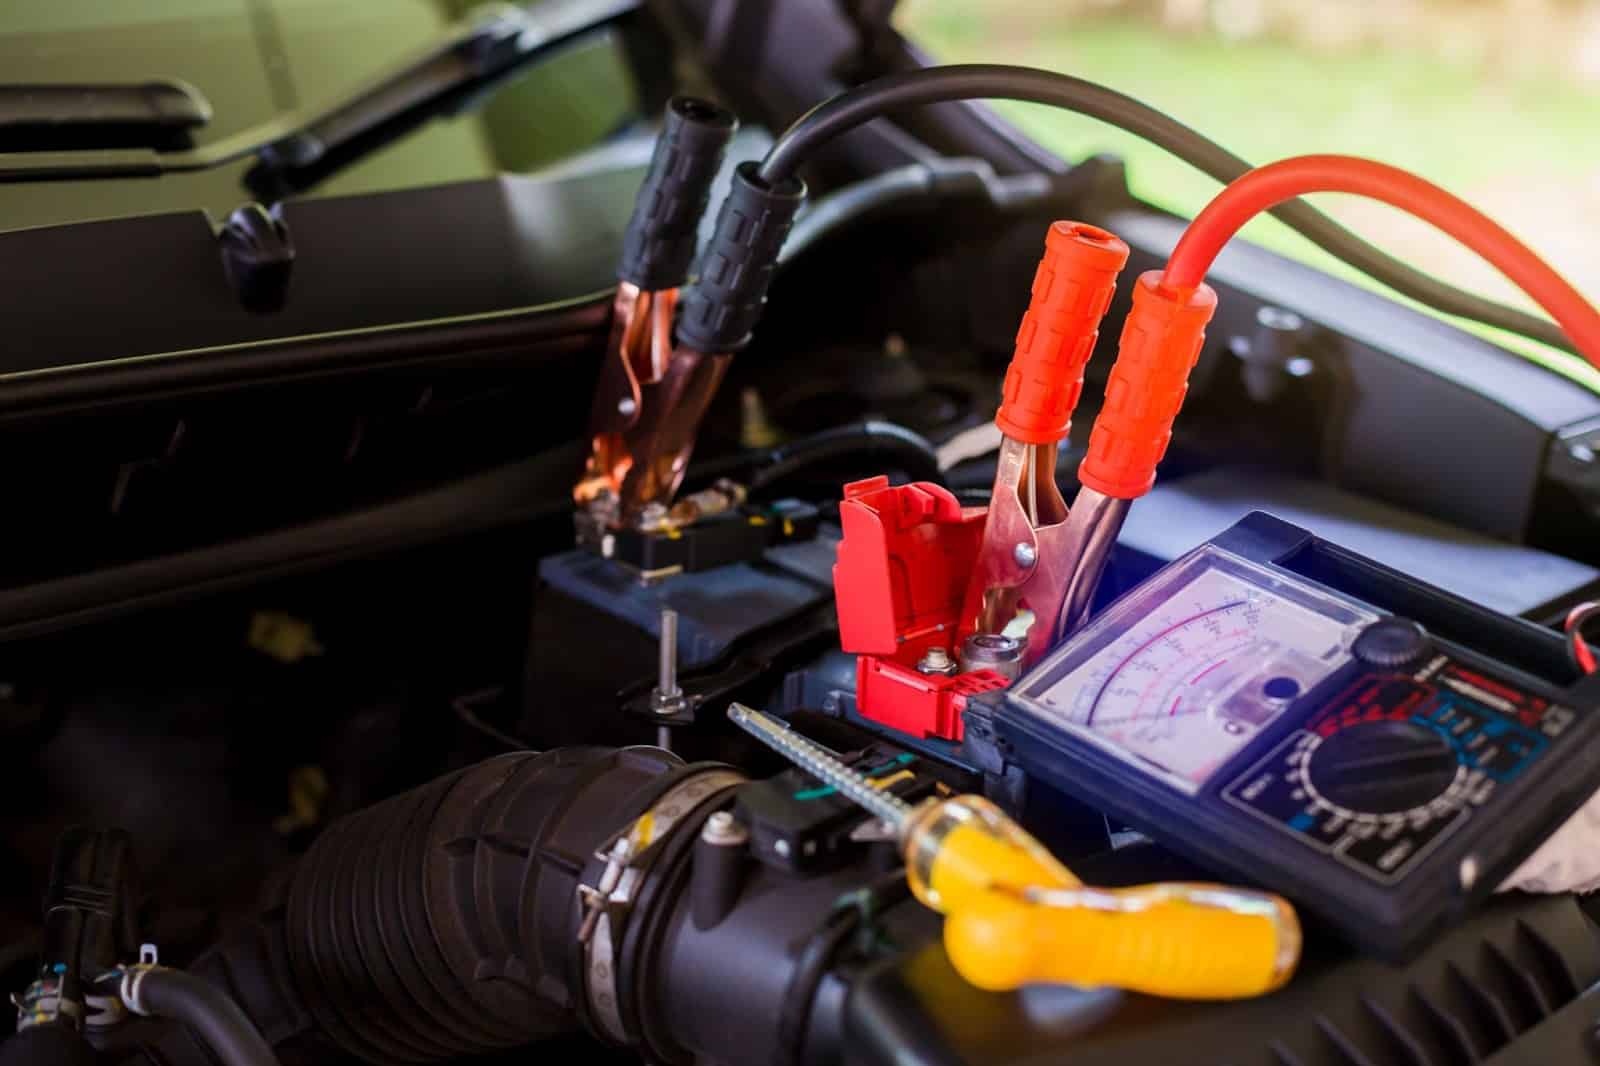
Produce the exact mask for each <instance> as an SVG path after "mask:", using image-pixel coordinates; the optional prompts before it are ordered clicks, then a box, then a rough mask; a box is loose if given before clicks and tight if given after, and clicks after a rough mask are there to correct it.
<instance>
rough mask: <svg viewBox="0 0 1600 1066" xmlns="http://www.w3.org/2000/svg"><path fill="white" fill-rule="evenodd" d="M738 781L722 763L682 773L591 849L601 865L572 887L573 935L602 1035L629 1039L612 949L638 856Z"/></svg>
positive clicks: (640, 867)
mask: <svg viewBox="0 0 1600 1066" xmlns="http://www.w3.org/2000/svg"><path fill="white" fill-rule="evenodd" d="M744 781H745V776H744V775H743V774H741V773H739V772H738V771H736V770H729V769H725V768H722V767H717V768H709V769H707V770H705V771H704V772H702V773H698V774H694V775H692V776H690V777H686V778H684V779H683V780H682V781H679V782H678V783H677V784H676V785H674V786H672V787H671V788H669V789H668V790H667V791H666V792H665V793H663V794H662V796H661V797H660V798H659V799H657V800H656V802H655V804H654V805H653V806H652V807H651V808H650V809H649V810H647V811H645V812H644V813H643V814H641V815H640V816H639V817H638V818H636V819H635V820H634V821H633V823H632V824H631V825H629V826H628V827H627V828H626V829H623V830H622V831H621V832H619V833H618V834H617V835H616V836H614V837H612V838H611V839H610V840H608V841H606V842H605V843H604V844H602V845H601V846H600V847H599V848H598V849H597V850H596V851H595V858H597V859H599V860H600V861H601V862H603V863H604V864H605V865H604V866H603V867H602V868H601V871H600V876H599V877H598V878H597V879H596V881H595V883H594V884H593V885H588V884H579V885H578V898H579V901H580V904H581V905H582V907H583V911H584V915H583V923H582V925H580V926H579V928H578V939H579V941H580V942H581V943H582V944H583V947H584V976H585V980H584V994H585V998H586V999H587V1001H588V1005H589V1014H590V1016H591V1017H592V1018H593V1019H594V1023H595V1025H596V1027H597V1028H599V1030H600V1035H601V1036H604V1037H605V1038H606V1039H608V1040H610V1041H612V1042H614V1043H617V1044H624V1045H625V1044H627V1043H629V1039H628V1032H627V1029H626V1027H625V1026H624V1025H623V1022H622V1010H621V1006H620V1003H619V1000H618V995H617V949H618V947H619V946H620V945H621V941H622V932H623V924H624V922H625V921H626V918H627V915H628V912H629V911H630V910H631V909H632V906H633V900H634V896H635V893H637V891H638V889H639V886H640V884H642V883H643V881H644V876H645V870H646V865H647V864H646V863H644V862H642V860H644V859H645V857H646V856H647V855H648V854H649V852H650V850H651V847H652V845H654V844H655V843H657V842H658V841H661V840H664V839H666V837H667V836H668V835H669V834H670V833H671V832H672V830H673V829H674V828H675V827H676V826H677V825H678V823H679V822H681V821H682V820H683V819H684V817H685V816H687V815H688V814H690V813H691V812H692V811H694V810H695V808H697V807H698V806H700V804H701V803H703V802H704V801H705V800H707V799H709V798H711V797H712V796H713V795H715V794H716V793H718V792H721V791H723V790H724V789H728V788H732V787H733V786H735V785H740V784H743V783H744Z"/></svg>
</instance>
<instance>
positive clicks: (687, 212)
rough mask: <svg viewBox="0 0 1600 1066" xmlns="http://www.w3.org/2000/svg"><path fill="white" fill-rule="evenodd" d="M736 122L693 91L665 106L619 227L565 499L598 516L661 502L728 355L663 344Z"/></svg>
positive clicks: (619, 520) (616, 517) (613, 520)
mask: <svg viewBox="0 0 1600 1066" xmlns="http://www.w3.org/2000/svg"><path fill="white" fill-rule="evenodd" d="M737 125H738V123H737V121H736V120H735V118H734V116H733V114H732V113H731V112H729V111H726V110H724V109H723V108H720V107H717V106H716V105H714V104H710V103H707V102H705V101H703V100H696V99H693V98H691V97H686V96H680V97H675V98H674V99H673V100H672V101H671V102H670V103H669V104H668V105H667V115H666V123H665V126H664V128H663V129H662V132H661V137H660V139H659V140H657V141H656V146H655V151H654V153H653V154H652V156H651V159H650V168H649V171H648V172H647V173H646V175H645V180H644V184H643V185H642V186H641V187H640V189H639V195H638V198H637V199H636V200H635V202H634V209H633V217H632V218H631V219H630V220H629V222H628V229H627V232H626V233H625V234H624V237H623V255H622V264H621V267H620V268H619V270H618V277H619V279H620V280H619V283H618V285H617V295H616V298H615V300H614V301H613V303H612V323H611V333H610V336H609V338H608V341H607V345H606V353H605V360H604V363H603V364H602V366H601V371H600V381H599V385H598V386H597V388H596V390H595V396H594V404H593V407H592V408H591V411H590V416H589V423H590V450H589V457H588V461H587V463H586V464H585V468H584V472H583V475H582V477H581V478H580V479H579V481H578V484H577V486H576V487H575V488H574V490H573V498H574V499H575V500H576V501H577V503H578V504H579V505H580V506H582V507H585V508H586V509H587V510H588V511H589V513H590V514H591V515H593V516H594V517H596V518H598V519H600V520H602V522H603V524H605V525H608V526H614V525H620V524H632V523H633V522H634V521H635V520H636V519H637V517H638V515H639V514H640V513H641V512H643V511H644V510H645V509H646V508H647V507H648V506H649V505H650V504H652V503H659V504H662V505H663V506H664V505H665V504H666V503H668V502H669V501H670V500H671V498H672V495H673V493H675V492H676V491H677V488H678V485H679V483H680V482H681V481H682V478H683V469H684V467H685V465H686V464H687V462H688V452H689V448H690V446H692V444H693V441H694V434H695V432H696V430H697V429H698V427H699V424H700V418H701V416H702V415H703V414H704V413H705V407H706V405H707V404H708V403H709V402H710V399H711V396H712V395H713V394H714V393H715V392H716V388H717V385H718V384H719V383H720V382H721V380H722V375H723V373H724V372H725V370H726V368H727V362H728V361H727V359H726V358H720V359H719V358H718V357H716V356H705V355H702V354H701V353H699V352H695V351H690V350H687V349H675V348H674V346H673V343H672V329H673V315H674V312H675V310H676V308H677V302H678V290H679V287H680V286H682V285H683V284H684V282H685V281H687V280H688V276H689V265H690V263H691V262H692V261H693V259H694V252H695V243H696V237H697V236H698V233H699V226H700V218H701V216H702V215H703V214H704V213H705V208H706V202H707V200H709V199H710V195H711V185H712V183H713V181H714V180H715V179H716V176H717V172H718V170H719V169H720V167H721V163H722V153H723V149H724V148H726V147H727V144H728V141H729V139H730V138H731V137H732V136H733V131H734V129H735V128H736V127H737Z"/></svg>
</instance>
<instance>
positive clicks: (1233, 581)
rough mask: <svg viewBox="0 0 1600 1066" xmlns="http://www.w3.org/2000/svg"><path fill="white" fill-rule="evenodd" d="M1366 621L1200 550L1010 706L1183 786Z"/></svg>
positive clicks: (1111, 614)
mask: <svg viewBox="0 0 1600 1066" xmlns="http://www.w3.org/2000/svg"><path fill="white" fill-rule="evenodd" d="M1378 617H1379V616H1378V615H1376V614H1374V613H1372V612H1371V611H1368V610H1365V609H1363V608H1360V607H1357V606H1355V605H1353V604H1351V603H1348V602H1346V601H1344V600H1341V599H1336V598H1334V597H1332V596H1329V595H1328V594H1327V593H1325V592H1322V591H1321V590H1318V589H1316V588H1313V587H1311V586H1309V585H1306V584H1304V583H1302V582H1300V581H1297V580H1295V579H1294V578H1292V577H1289V576H1287V575H1285V574H1280V573H1278V572H1276V571H1272V570H1268V569H1266V568H1265V567H1261V566H1258V565H1256V564H1255V563H1251V562H1248V561H1246V560H1244V559H1240V558H1239V557H1237V556H1235V555H1232V554H1229V553H1227V552H1224V551H1222V550H1221V549H1218V548H1215V547H1211V546H1206V547H1203V548H1201V549H1199V550H1198V551H1196V552H1194V553H1192V554H1190V555H1189V556H1187V557H1186V558H1184V559H1182V560H1180V561H1179V562H1177V563H1174V564H1173V565H1172V566H1170V567H1168V568H1167V569H1166V570H1164V571H1162V572H1161V573H1159V574H1157V575H1156V576H1155V577H1154V578H1152V579H1151V580H1150V581H1148V582H1146V584H1145V585H1144V586H1142V587H1141V588H1140V589H1139V590H1137V591H1136V592H1134V593H1133V594H1132V595H1130V596H1129V597H1127V598H1125V599H1123V600H1121V601H1119V602H1118V603H1117V604H1116V605H1114V606H1113V607H1112V608H1111V609H1110V610H1109V611H1107V612H1106V613H1105V614H1103V615H1102V616H1101V617H1100V618H1098V619H1096V620H1095V621H1094V622H1093V623H1092V624H1091V625H1090V626H1089V627H1088V628H1086V629H1085V630H1083V631H1082V632H1081V633H1079V634H1078V635H1077V636H1075V637H1074V638H1073V639H1072V640H1070V641H1068V642H1067V643H1066V644H1065V645H1063V646H1062V647H1061V648H1060V649H1058V650H1057V651H1056V652H1054V653H1053V654H1051V655H1050V656H1049V657H1047V658H1046V659H1045V661H1044V662H1043V663H1041V664H1040V666H1039V668H1038V669H1037V670H1035V671H1034V672H1033V673H1032V674H1031V675H1030V676H1029V677H1028V678H1026V679H1024V681H1023V683H1022V684H1021V685H1019V686H1018V687H1017V688H1015V689H1013V693H1012V697H1011V702H1012V704H1013V706H1015V707H1017V708H1019V709H1020V710H1022V711H1023V712H1025V713H1027V714H1030V715H1032V716H1034V717H1036V718H1038V719H1042V720H1043V721H1045V722H1047V723H1049V724H1050V725H1053V726H1056V727H1059V728H1062V729H1065V730H1067V731H1068V732H1070V733H1072V734H1073V735H1075V736H1078V737H1080V738H1082V739H1085V740H1088V741H1089V742H1091V743H1093V744H1095V745H1097V746H1099V747H1101V748H1104V749H1105V750H1107V751H1110V752H1111V753H1113V754H1114V755H1116V756H1118V757H1119V758H1121V759H1123V760H1124V761H1126V762H1128V763H1129V764H1131V765H1132V766H1134V767H1137V768H1138V769H1140V770H1141V771H1143V772H1144V773H1146V774H1150V775H1153V776H1157V777H1160V778H1162V779H1163V780H1165V781H1167V782H1168V783H1169V784H1171V785H1172V786H1173V787H1175V788H1178V789H1179V790H1181V791H1184V792H1188V793H1194V792H1196V791H1198V790H1199V789H1200V788H1201V787H1202V786H1203V785H1205V783H1206V782H1207V781H1208V780H1210V778H1211V776H1212V775H1213V774H1214V773H1215V772H1216V771H1217V770H1218V769H1219V768H1220V767H1221V766H1222V765H1223V764H1224V763H1226V762H1227V761H1228V760H1229V759H1231V758H1232V757H1233V756H1234V755H1236V754H1238V752H1239V751H1240V750H1242V749H1243V748H1244V747H1245V746H1246V745H1247V744H1249V743H1250V741H1251V740H1252V739H1253V738H1254V737H1256V736H1257V735H1258V734H1259V733H1260V732H1261V731H1262V730H1263V729H1265V728H1266V727H1267V726H1269V725H1271V724H1272V722H1274V721H1275V720H1276V719H1277V718H1278V717H1279V716H1280V715H1282V714H1283V712H1284V711H1285V710H1287V709H1288V708H1289V706H1290V705H1291V704H1292V703H1293V701H1294V700H1295V698H1296V697H1298V696H1299V695H1300V694H1302V693H1304V692H1306V691H1308V690H1309V689H1311V688H1312V687H1313V686H1315V685H1316V684H1317V683H1318V682H1320V681H1322V680H1323V679H1324V678H1326V677H1327V676H1328V675H1329V674H1331V673H1333V672H1334V671H1335V670H1337V669H1338V668H1339V667H1340V666H1342V665H1344V663H1346V662H1347V661H1349V658H1350V650H1349V649H1350V645H1351V643H1352V642H1353V641H1354V640H1355V637H1356V635H1357V634H1358V633H1359V632H1360V631H1361V630H1362V629H1363V628H1365V627H1366V626H1368V625H1370V624H1371V623H1373V622H1375V621H1377V620H1378Z"/></svg>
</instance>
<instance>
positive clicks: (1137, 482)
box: [1078, 270, 1217, 500]
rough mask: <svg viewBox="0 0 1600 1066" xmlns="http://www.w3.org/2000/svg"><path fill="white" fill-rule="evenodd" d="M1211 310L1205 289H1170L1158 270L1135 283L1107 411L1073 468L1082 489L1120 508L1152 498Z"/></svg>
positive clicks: (1213, 304)
mask: <svg viewBox="0 0 1600 1066" xmlns="http://www.w3.org/2000/svg"><path fill="white" fill-rule="evenodd" d="M1216 310H1217V294H1216V293H1215V292H1213V291H1212V289H1211V287H1210V286H1208V285H1204V284H1201V285H1199V286H1196V287H1194V288H1173V287H1170V286H1168V285H1166V284H1165V283H1164V280H1163V274H1162V272H1161V271H1159V270H1150V271H1146V272H1145V273H1143V274H1141V275H1140V276H1139V280H1138V283H1137V284H1136V285H1135V286H1134V290H1133V309H1132V310H1130V311H1129V312H1128V319H1127V322H1126V323H1124V325H1123V327H1122V340H1121V342H1120V346H1119V348H1118V351H1117V362H1116V365H1114V366H1113V367H1112V368H1111V378H1110V380H1109V381H1108V382H1107V383H1106V401H1105V405H1104V406H1103V407H1101V408H1100V414H1099V416H1098V417H1097V418H1096V419H1095V422H1094V430H1093V432H1091V433H1090V434H1089V451H1088V454H1087V455H1085V456H1084V459H1083V463H1082V465H1081V466H1080V467H1079V468H1078V481H1079V483H1080V484H1082V485H1083V486H1084V487H1085V488H1089V489H1093V490H1094V491H1095V492H1099V493H1101V494H1103V495H1105V496H1111V497H1115V498H1117V499H1119V500H1132V499H1137V498H1138V497H1140V496H1143V495H1144V494H1145V493H1147V492H1149V491H1150V487H1151V486H1152V485H1154V484H1155V481H1156V466H1157V465H1158V464H1159V463H1160V462H1161V458H1162V456H1164V455H1166V453H1167V445H1168V443H1170V442H1171V440H1172V423H1173V421H1174V420H1176V419H1177V417H1178V409H1179V408H1181V407H1182V406H1183V398H1184V396H1185V395H1186V394H1187V393H1188V391H1189V372H1190V371H1191V370H1193V369H1194V365H1195V362H1196V360H1198V359H1199V358H1200V348H1201V346H1202V345H1203V344H1205V339H1206V325H1207V323H1209V322H1210V321H1211V316H1212V315H1213V314H1215V313H1216Z"/></svg>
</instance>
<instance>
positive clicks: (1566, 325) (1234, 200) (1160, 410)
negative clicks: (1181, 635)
mask: <svg viewBox="0 0 1600 1066" xmlns="http://www.w3.org/2000/svg"><path fill="white" fill-rule="evenodd" d="M1313 192H1345V193H1355V194H1357V195H1362V196H1367V197H1370V198H1372V199H1376V200H1381V201H1382V202H1384V203H1387V204H1390V205H1392V206H1394V207H1398V208H1400V209H1402V210H1404V211H1407V212H1409V213H1411V214H1413V215H1416V216H1417V217H1418V218H1421V219H1423V220H1425V221H1427V222H1431V223H1432V224H1433V225H1435V226H1437V227H1438V228H1439V229H1441V230H1443V231H1444V232H1446V233H1448V234H1449V235H1450V236H1452V237H1454V238H1456V240H1458V241H1460V242H1461V243H1462V244H1464V245H1466V246H1467V247H1468V248H1470V249H1471V250H1473V251H1474V252H1477V253H1478V254H1479V255H1481V256H1482V257H1483V258H1484V259H1486V260H1488V261H1489V262H1490V263H1492V264H1493V265H1494V266H1495V267H1497V268H1498V269H1499V270H1500V271H1501V272H1502V273H1504V274H1505V275H1506V277H1508V278H1510V279H1511V280H1512V281H1514V282H1515V283H1516V284H1517V285H1519V286H1520V287H1521V288H1522V289H1523V290H1524V291H1525V292H1527V293H1528V295H1530V296H1532V297H1533V298H1534V299H1535V300H1536V301H1538V303H1539V304H1540V305H1541V306H1543V307H1544V309H1545V310H1546V311H1548V312H1549V313H1550V316H1551V317H1552V318H1554V319H1555V320H1556V322H1557V324H1559V325H1560V326H1561V328H1562V329H1563V330H1565V331H1566V333H1567V335H1568V336H1569V337H1570V338H1571V339H1572V341H1573V342H1574V345H1575V347H1576V348H1577V349H1578V351H1579V352H1580V353H1581V354H1582V355H1583V356H1584V358H1585V359H1587V360H1588V361H1589V362H1590V363H1593V364H1594V365H1595V366H1597V367H1600V312H1596V310H1595V308H1594V307H1593V306H1592V305H1591V304H1590V303H1589V302H1588V301H1586V300H1585V299H1584V298H1583V296H1582V295H1580V294H1579V293H1578V291H1577V290H1576V289H1574V288H1573V287H1572V285H1571V284H1569V283H1568V282H1567V281H1566V279H1564V278H1563V277H1561V275H1560V274H1558V273H1557V272H1556V271H1555V270H1553V269H1552V268H1551V267H1550V266H1549V265H1548V264H1547V263H1545V262H1544V261H1543V260H1541V259H1540V258H1539V257H1538V256H1537V255H1535V254H1534V253H1533V252H1532V251H1531V250H1529V249H1528V247H1527V246H1526V245H1524V244H1522V242H1520V241H1518V240H1517V239H1516V238H1515V237H1513V236H1512V235H1511V234H1510V233H1509V232H1507V231H1506V230H1505V229H1504V227H1502V226H1500V225H1498V224H1497V223H1495V222H1494V221H1493V220H1492V219H1490V218H1489V217H1488V216H1486V215H1484V214H1483V213H1482V212H1480V211H1478V210H1477V209H1476V208H1474V207H1472V206H1471V205H1470V204H1467V203H1466V202H1465V201H1463V200H1461V199H1459V198H1457V197H1455V196H1453V195H1451V194H1450V193H1448V192H1446V191H1444V190H1443V189H1441V188H1439V187H1438V186H1436V185H1433V184H1432V183H1430V182H1428V181H1425V180H1423V179H1422V178H1419V177H1417V176H1416V175H1414V174H1410V173H1407V172H1406V171H1403V170H1399V169H1397V168H1395V167H1391V166H1387V165H1385V164H1382V163H1376V162H1373V161H1372V160H1368V159H1357V158H1353V157H1350V156H1336V155H1310V156H1300V157H1297V158H1293V159H1285V160H1282V161H1280V162H1277V163H1272V164H1269V165H1267V166H1264V167H1258V168H1257V169H1255V170H1252V171H1251V172H1249V173H1248V174H1246V175H1244V176H1243V177H1241V178H1239V179H1238V180H1237V181H1235V182H1233V183H1232V184H1230V185H1229V186H1228V187H1227V188H1225V189H1223V190H1222V192H1221V193H1219V194H1218V195H1217V197H1216V198H1215V199H1214V200H1213V201H1212V202H1211V203H1210V204H1209V205H1208V206H1207V207H1206V209H1205V210H1204V211H1202V212H1201V213H1200V214H1199V216H1197V217H1196V218H1195V220H1194V222H1193V223H1191V224H1190V226H1189V228H1188V229H1187V230H1186V231H1185V232H1184V234H1183V237H1182V238H1181V239H1180V240H1179V241H1178V245H1177V247H1176V248H1175V249H1174V250H1173V253H1172V256H1171V258H1170V259H1169V260H1168V262H1167V268H1166V270H1165V271H1149V272H1147V273H1145V274H1144V275H1143V276H1141V277H1140V278H1139V280H1138V284H1137V286H1136V288H1135V290H1134V294H1133V310H1132V311H1131V312H1130V313H1129V315H1128V320H1127V323H1126V324H1125V326H1124V328H1123V332H1122V342H1121V349H1120V351H1119V353H1118V356H1117V362H1116V365H1115V366H1114V367H1113V368H1112V371H1111V377H1110V380H1109V382H1108V384H1107V386H1106V402H1105V405H1104V407H1102V408H1101V411H1100V415H1099V417H1098V418H1096V420H1095V425H1094V430H1093V432H1092V433H1091V434H1090V437H1089V451H1088V454H1087V456H1085V458H1084V461H1083V465H1082V466H1081V467H1080V469H1079V473H1078V480H1079V482H1080V484H1081V486H1082V487H1081V488H1080V490H1079V492H1078V496H1077V498H1076V499H1075V500H1074V501H1073V504H1072V509H1071V512H1070V514H1069V515H1068V518H1067V532H1066V534H1065V536H1064V539H1065V540H1066V542H1067V543H1066V545H1065V554H1066V555H1067V557H1068V562H1069V564H1070V566H1071V568H1072V574H1071V577H1070V578H1069V579H1068V581H1067V585H1066V592H1065V597H1064V602H1063V604H1062V607H1061V610H1060V614H1059V617H1058V622H1057V628H1056V631H1055V639H1056V640H1061V639H1064V638H1065V637H1067V636H1069V635H1070V634H1071V633H1072V632H1073V631H1074V630H1075V629H1077V628H1078V627H1079V626H1080V625H1082V623H1083V622H1084V621H1085V619H1086V618H1087V617H1088V612H1089V607H1090V603H1091V599H1092V597H1093V594H1094V589H1095V585H1096V584H1097V583H1098V582H1099V579H1100V574H1101V572H1102V571H1103V570H1104V568H1105V562H1106V556H1107V554H1108V552H1109V550H1110V547H1111V545H1112V543H1114V542H1115V540H1116V537H1117V533H1118V532H1119V531H1120V530H1121V527H1122V521H1123V518H1124V517H1125V516H1126V514H1127V511H1128V507H1129V504H1130V503H1131V502H1132V501H1133V500H1134V499H1137V498H1138V497H1140V496H1142V495H1144V494H1145V493H1146V492H1148V491H1149V490H1150V487H1151V485H1153V484H1154V483H1155V471H1156V464H1158V463H1159V462H1160V461H1161V458H1162V456H1163V455H1164V454H1165V452H1166V448H1167V443H1168V442H1169V441H1170V440H1171V438H1172V423H1173V420H1174V419H1175V418H1176V417H1177V414H1178V409H1179V408H1180V407H1181V406H1182V404H1183V398H1184V394H1185V393H1186V392H1187V390H1188V379H1189V372H1190V370H1191V369H1193V367H1194V364H1195V360H1196V359H1197V358H1198V357H1199V354H1200V347H1201V345H1202V344H1203V343H1204V341H1205V327H1206V324H1207V323H1208V322H1209V321H1210V320H1211V316H1212V314H1213V313H1214V312H1215V310H1216V305H1217V297H1216V293H1214V292H1213V291H1212V290H1211V289H1210V288H1209V287H1208V286H1207V285H1205V284H1204V281H1203V279H1204V277H1205V274H1206V271H1207V270H1208V269H1210V266H1211V263H1212V261H1213V260H1214V259H1215V258H1216V256H1217V254H1218V253H1219V252H1221V250H1222V247H1223V245H1225V244H1226V243H1227V242H1228V240H1229V239H1230V238H1232V236H1233V235H1234V234H1235V233H1236V232H1238V230H1239V228H1240V227H1241V226H1243V225H1244V224H1245V223H1246V222H1248V221H1249V220H1250V219H1251V218H1253V217H1254V216H1255V215H1256V214H1258V213H1260V212H1262V211H1266V210H1269V209H1270V208H1272V207H1275V206H1277V205H1278V204H1281V203H1284V202H1285V201H1288V200H1292V199H1294V198H1295V197H1297V196H1301V195H1304V194H1306V193H1313Z"/></svg>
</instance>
